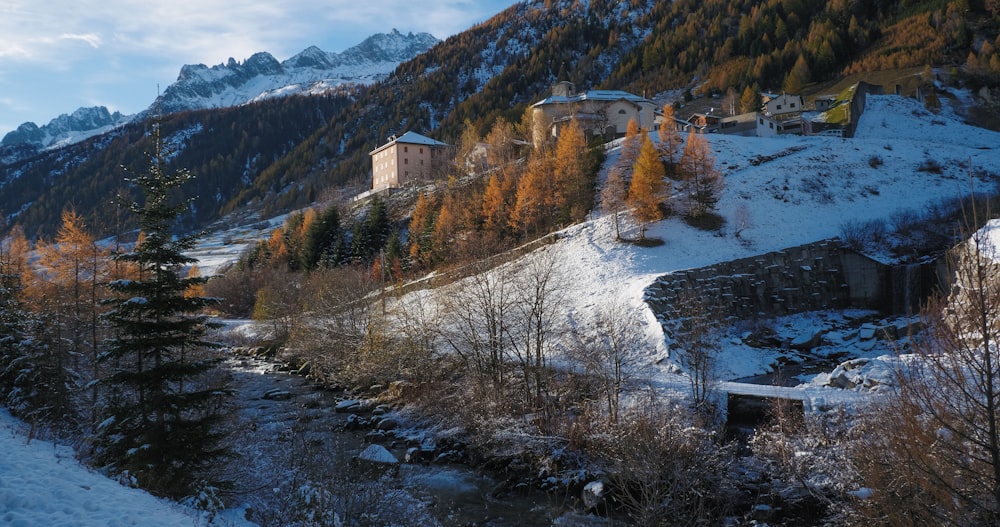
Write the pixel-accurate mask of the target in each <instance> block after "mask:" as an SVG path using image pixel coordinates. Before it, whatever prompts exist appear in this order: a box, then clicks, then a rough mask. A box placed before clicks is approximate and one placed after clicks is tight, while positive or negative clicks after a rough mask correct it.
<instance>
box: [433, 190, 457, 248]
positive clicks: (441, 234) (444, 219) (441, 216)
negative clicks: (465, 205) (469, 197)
mask: <svg viewBox="0 0 1000 527" xmlns="http://www.w3.org/2000/svg"><path fill="white" fill-rule="evenodd" d="M458 208H459V204H458V203H457V202H456V199H455V198H454V197H453V196H451V195H449V196H445V199H444V200H443V201H442V202H441V208H440V209H439V210H438V213H437V219H436V220H435V221H434V228H433V229H432V230H431V255H432V258H431V260H432V263H438V262H443V261H447V260H449V259H450V258H451V257H452V256H454V255H455V254H456V248H455V241H456V240H455V237H456V235H457V234H458V233H459V231H460V229H461V215H460V212H459V211H458Z"/></svg>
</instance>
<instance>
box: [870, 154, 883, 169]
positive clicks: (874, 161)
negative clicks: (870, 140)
mask: <svg viewBox="0 0 1000 527" xmlns="http://www.w3.org/2000/svg"><path fill="white" fill-rule="evenodd" d="M882 163H883V161H882V157H881V156H871V157H869V158H868V166H870V167H872V168H878V167H880V166H882Z"/></svg>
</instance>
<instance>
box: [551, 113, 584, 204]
mask: <svg viewBox="0 0 1000 527" xmlns="http://www.w3.org/2000/svg"><path fill="white" fill-rule="evenodd" d="M587 160H588V156H587V137H586V135H585V134H584V132H583V128H581V127H580V123H579V122H578V121H577V120H576V119H573V120H571V121H570V122H569V124H568V125H567V126H565V127H563V129H562V130H561V131H560V133H559V139H558V141H556V149H555V158H554V159H553V166H552V177H553V179H554V181H555V187H556V189H555V190H556V192H555V197H556V200H557V205H558V207H559V209H560V214H559V218H558V220H559V222H560V223H563V224H565V223H572V222H579V221H583V219H584V218H585V217H586V215H587V213H588V212H590V209H591V208H592V207H593V196H594V179H593V177H592V176H591V170H589V169H588V167H587Z"/></svg>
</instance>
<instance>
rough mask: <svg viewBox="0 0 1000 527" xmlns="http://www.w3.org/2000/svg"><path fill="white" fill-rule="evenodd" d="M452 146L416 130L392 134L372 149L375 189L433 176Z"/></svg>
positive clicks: (427, 178)
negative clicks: (396, 134)
mask: <svg viewBox="0 0 1000 527" xmlns="http://www.w3.org/2000/svg"><path fill="white" fill-rule="evenodd" d="M448 148H449V145H448V144H447V143H442V142H441V141H436V140H434V139H431V138H430V137H425V136H423V135H420V134H418V133H415V132H406V133H405V134H403V135H401V136H399V137H396V136H393V137H390V138H389V142H388V143H386V144H384V145H382V146H380V147H378V148H376V149H375V150H372V151H371V152H370V155H371V157H372V191H374V192H378V191H381V190H386V189H390V188H398V187H402V186H404V185H406V184H408V183H411V182H414V181H426V180H430V179H433V178H434V176H435V173H436V171H438V170H439V169H440V167H441V164H442V163H443V161H444V158H445V153H446V151H447V149H448Z"/></svg>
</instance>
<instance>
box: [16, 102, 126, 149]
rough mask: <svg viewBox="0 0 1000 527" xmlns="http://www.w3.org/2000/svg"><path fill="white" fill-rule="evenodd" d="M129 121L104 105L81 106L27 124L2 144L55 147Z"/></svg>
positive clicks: (18, 128) (80, 139) (19, 127)
mask: <svg viewBox="0 0 1000 527" xmlns="http://www.w3.org/2000/svg"><path fill="white" fill-rule="evenodd" d="M128 120H129V117H128V116H124V115H122V114H121V113H120V112H114V113H111V112H110V111H109V110H108V109H107V108H106V107H104V106H94V107H91V108H79V109H77V110H76V111H75V112H73V113H71V114H62V115H60V116H59V117H56V118H55V119H52V120H51V121H49V124H46V125H42V126H38V125H37V124H35V123H32V122H27V123H24V124H22V125H21V126H18V127H17V130H14V131H13V132H9V133H8V134H7V135H5V136H4V138H3V141H0V145H2V146H13V145H18V144H23V143H27V144H30V145H34V146H37V147H40V148H48V147H56V146H61V145H63V144H70V143H75V142H77V141H82V140H84V139H86V138H88V137H92V136H94V135H97V134H101V133H104V132H106V131H108V130H110V129H112V128H114V127H115V126H118V125H120V124H123V123H125V122H127V121H128Z"/></svg>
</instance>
